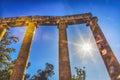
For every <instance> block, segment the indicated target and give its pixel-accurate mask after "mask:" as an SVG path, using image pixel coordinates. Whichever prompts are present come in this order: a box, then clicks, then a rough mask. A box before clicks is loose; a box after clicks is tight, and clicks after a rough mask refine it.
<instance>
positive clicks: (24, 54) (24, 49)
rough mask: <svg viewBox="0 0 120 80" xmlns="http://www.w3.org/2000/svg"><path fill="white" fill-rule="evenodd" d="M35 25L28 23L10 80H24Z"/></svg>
mask: <svg viewBox="0 0 120 80" xmlns="http://www.w3.org/2000/svg"><path fill="white" fill-rule="evenodd" d="M36 27H37V25H36V23H34V22H29V23H28V28H27V30H26V33H25V36H24V39H23V43H22V46H21V49H20V52H19V55H18V58H17V61H16V63H15V66H14V69H13V72H12V75H11V78H10V80H24V76H25V71H26V68H27V65H28V59H29V56H30V50H31V46H32V42H33V38H34V34H35V30H36Z"/></svg>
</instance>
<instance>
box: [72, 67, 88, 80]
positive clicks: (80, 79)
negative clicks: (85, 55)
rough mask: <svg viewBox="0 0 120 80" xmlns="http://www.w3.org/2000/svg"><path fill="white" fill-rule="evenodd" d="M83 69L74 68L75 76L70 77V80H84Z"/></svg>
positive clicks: (84, 73)
mask: <svg viewBox="0 0 120 80" xmlns="http://www.w3.org/2000/svg"><path fill="white" fill-rule="evenodd" d="M84 69H85V67H83V69H81V68H78V67H75V70H76V74H77V75H76V76H75V75H73V76H72V80H85V78H86V72H85V70H84Z"/></svg>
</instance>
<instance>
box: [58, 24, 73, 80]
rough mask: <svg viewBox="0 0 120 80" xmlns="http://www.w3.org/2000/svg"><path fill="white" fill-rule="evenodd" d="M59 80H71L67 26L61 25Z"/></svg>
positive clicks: (59, 26)
mask: <svg viewBox="0 0 120 80" xmlns="http://www.w3.org/2000/svg"><path fill="white" fill-rule="evenodd" d="M58 28H59V80H71V70H70V60H69V52H68V40H67V32H66V28H67V24H66V23H59V25H58Z"/></svg>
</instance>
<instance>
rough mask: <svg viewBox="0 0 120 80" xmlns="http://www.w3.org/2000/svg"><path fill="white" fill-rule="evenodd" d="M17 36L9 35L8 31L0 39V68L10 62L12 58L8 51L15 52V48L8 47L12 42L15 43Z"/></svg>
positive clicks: (6, 66) (5, 66)
mask: <svg viewBox="0 0 120 80" xmlns="http://www.w3.org/2000/svg"><path fill="white" fill-rule="evenodd" d="M18 41H19V39H18V37H16V36H10V32H6V33H5V35H4V36H3V38H2V40H1V41H0V70H3V69H6V68H8V67H9V65H10V64H11V63H10V62H9V61H10V60H12V58H11V56H10V53H12V52H15V48H13V47H10V45H11V44H12V43H17V42H18Z"/></svg>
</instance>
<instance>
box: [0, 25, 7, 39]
mask: <svg viewBox="0 0 120 80" xmlns="http://www.w3.org/2000/svg"><path fill="white" fill-rule="evenodd" d="M6 30H7V29H6V28H5V27H4V26H3V25H0V41H1V40H2V37H3V36H4V34H5V32H6Z"/></svg>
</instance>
